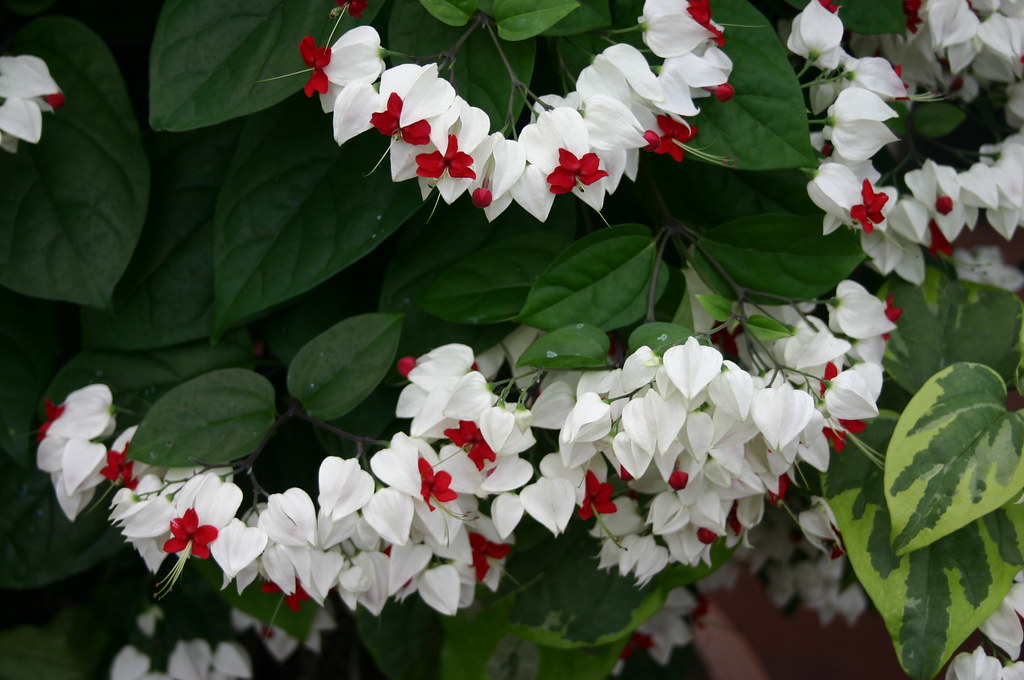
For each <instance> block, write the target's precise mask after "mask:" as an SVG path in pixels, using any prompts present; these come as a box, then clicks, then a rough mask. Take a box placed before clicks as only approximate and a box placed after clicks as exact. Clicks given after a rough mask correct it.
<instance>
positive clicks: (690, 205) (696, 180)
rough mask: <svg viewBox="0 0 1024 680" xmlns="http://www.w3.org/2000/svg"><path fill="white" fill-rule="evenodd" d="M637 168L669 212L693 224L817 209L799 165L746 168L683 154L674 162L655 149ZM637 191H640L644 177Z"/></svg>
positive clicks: (811, 212)
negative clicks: (765, 169)
mask: <svg viewBox="0 0 1024 680" xmlns="http://www.w3.org/2000/svg"><path fill="white" fill-rule="evenodd" d="M640 168H641V172H642V173H645V174H647V176H649V177H650V178H652V179H653V180H654V181H653V184H651V185H649V186H655V187H657V191H658V196H659V197H660V198H661V200H663V201H664V202H665V205H666V207H667V209H668V210H669V212H671V213H672V215H673V216H674V217H675V218H676V219H679V220H682V221H684V222H686V223H687V224H692V225H694V226H701V227H717V226H718V225H719V224H722V223H724V222H730V221H732V220H738V219H740V218H741V217H751V216H753V215H764V214H768V213H776V214H781V213H792V214H794V215H820V214H821V212H820V210H819V209H818V207H817V206H815V205H814V203H812V202H811V199H810V198H808V197H807V177H806V176H805V175H804V174H803V173H802V172H800V171H799V170H773V171H770V172H748V171H745V170H736V169H730V168H723V167H721V166H718V165H708V164H706V163H690V162H689V161H687V160H685V159H684V161H683V162H682V163H676V162H675V161H673V160H672V159H671V158H669V157H668V156H665V155H655V154H642V155H641V157H640ZM637 190H638V191H643V183H642V182H641V183H640V184H639V185H638V186H637ZM647 204H648V205H654V204H655V203H654V202H653V201H652V202H648V203H647Z"/></svg>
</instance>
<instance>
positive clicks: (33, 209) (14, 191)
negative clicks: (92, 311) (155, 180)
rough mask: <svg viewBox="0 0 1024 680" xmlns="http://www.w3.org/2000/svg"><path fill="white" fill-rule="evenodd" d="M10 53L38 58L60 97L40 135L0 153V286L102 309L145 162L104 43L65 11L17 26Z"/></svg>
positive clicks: (135, 209) (126, 249) (142, 191)
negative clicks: (62, 99) (60, 102)
mask: <svg viewBox="0 0 1024 680" xmlns="http://www.w3.org/2000/svg"><path fill="white" fill-rule="evenodd" d="M14 51H15V52H17V53H19V54H32V55H35V56H37V57H41V58H43V59H45V60H46V62H47V64H48V65H49V67H50V71H51V73H52V74H53V77H54V79H55V80H56V81H57V83H58V84H59V85H60V87H61V89H63V90H64V93H65V94H66V96H67V103H66V105H65V106H64V107H63V108H61V109H58V110H57V111H56V112H55V113H53V114H45V116H44V118H45V119H44V123H43V136H42V140H41V141H40V142H39V143H38V144H35V145H32V144H21V145H20V146H19V148H18V153H17V154H13V155H12V154H4V155H3V156H2V157H0V186H2V187H3V191H2V192H0V285H4V286H7V287H8V288H12V289H14V290H16V291H18V292H21V293H25V294H27V295H33V296H36V297H44V298H51V299H56V300H68V301H70V302H76V303H79V304H85V305H90V306H93V307H101V308H104V307H108V306H109V305H110V297H111V294H112V293H113V290H114V284H116V283H117V280H118V279H119V278H120V277H121V274H122V273H123V272H124V270H125V267H127V266H128V261H129V259H130V258H131V255H132V250H133V249H134V248H135V243H136V241H137V240H138V238H139V233H140V232H141V231H142V222H143V219H144V218H145V216H146V201H147V197H148V193H149V164H148V163H147V161H146V155H145V153H144V152H143V150H142V144H141V142H140V139H139V128H138V125H137V124H136V122H135V114H134V113H133V112H132V108H131V103H130V102H129V100H128V93H127V91H126V89H125V86H124V81H123V80H122V79H121V74H120V71H119V70H118V68H117V63H116V62H115V61H114V57H113V55H111V53H110V50H108V49H107V46H106V44H105V43H104V41H103V40H102V39H101V38H100V37H99V36H98V35H96V34H95V33H93V32H92V31H91V30H90V29H89V28H87V27H86V26H85V25H84V24H82V23H80V22H78V21H75V20H73V19H67V18H64V17H43V18H40V19H36V20H35V21H33V22H32V23H30V24H29V25H27V26H25V27H24V28H22V29H21V30H20V31H18V36H17V40H16V41H15V43H14Z"/></svg>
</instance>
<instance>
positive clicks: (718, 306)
mask: <svg viewBox="0 0 1024 680" xmlns="http://www.w3.org/2000/svg"><path fill="white" fill-rule="evenodd" d="M694 297H695V298H697V302H699V303H700V306H701V307H703V308H704V311H705V312H707V313H708V316H710V317H711V318H712V319H714V320H715V321H720V322H723V323H724V322H726V321H728V320H729V319H731V318H732V302H731V301H729V300H728V299H727V298H724V297H722V296H721V295H710V294H709V295H701V294H699V293H698V294H697V295H694Z"/></svg>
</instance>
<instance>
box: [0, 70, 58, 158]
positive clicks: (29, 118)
mask: <svg viewBox="0 0 1024 680" xmlns="http://www.w3.org/2000/svg"><path fill="white" fill-rule="evenodd" d="M0 101H2V102H3V103H0V148H2V149H4V151H9V152H11V153H14V152H15V151H17V150H18V140H19V139H20V140H24V141H26V142H28V143H29V144H35V143H36V142H38V141H39V139H40V137H41V136H42V134H43V111H47V112H50V111H53V110H54V109H59V108H60V107H62V106H64V101H65V98H64V93H63V92H61V90H60V87H58V85H57V83H56V81H54V79H53V77H52V76H51V75H50V69H49V68H47V66H46V62H45V61H43V60H42V59H40V58H39V57H33V56H31V55H27V54H25V55H21V56H17V57H4V56H0Z"/></svg>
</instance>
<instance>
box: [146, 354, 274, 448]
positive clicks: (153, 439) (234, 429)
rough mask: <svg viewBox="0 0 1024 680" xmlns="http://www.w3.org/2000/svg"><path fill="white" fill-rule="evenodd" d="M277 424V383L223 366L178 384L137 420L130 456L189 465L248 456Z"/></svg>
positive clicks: (241, 370) (238, 369)
mask: <svg viewBox="0 0 1024 680" xmlns="http://www.w3.org/2000/svg"><path fill="white" fill-rule="evenodd" d="M273 423H274V388H273V386H272V385H271V384H270V382H269V381H268V380H267V379H266V378H264V377H263V376H261V375H259V374H257V373H253V372H252V371H247V370H245V369H241V368H224V369H221V370H219V371H213V372H212V373H207V374H205V375H201V376H199V377H198V378H193V379H192V380H189V381H188V382H187V383H184V384H182V385H178V386H177V387H175V388H174V389H172V390H171V391H170V392H168V393H167V394H165V395H164V396H163V397H161V398H160V400H159V401H157V402H156V404H154V405H153V408H152V409H151V410H150V411H149V413H148V414H147V415H146V417H145V418H143V419H142V423H141V424H140V425H139V429H138V431H137V432H136V433H135V437H134V438H133V439H132V446H131V449H130V452H129V453H130V455H131V457H132V458H134V459H136V460H141V461H143V462H145V463H149V464H151V465H159V466H161V467H189V466H192V465H195V464H196V463H197V461H198V462H203V463H223V462H227V461H230V460H234V459H236V458H241V457H242V456H244V455H246V454H247V453H249V452H250V451H252V450H253V449H254V448H256V445H257V444H259V442H260V440H261V439H262V438H263V436H264V434H266V432H267V431H268V430H269V429H270V426H271V425H272V424H273Z"/></svg>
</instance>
